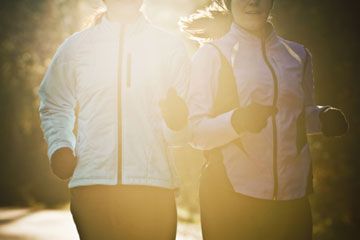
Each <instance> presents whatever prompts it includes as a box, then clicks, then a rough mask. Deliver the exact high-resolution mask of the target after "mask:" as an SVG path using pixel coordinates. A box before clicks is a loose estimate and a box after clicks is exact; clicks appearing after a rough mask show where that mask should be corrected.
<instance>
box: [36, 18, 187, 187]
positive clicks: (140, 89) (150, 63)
mask: <svg viewBox="0 0 360 240" xmlns="http://www.w3.org/2000/svg"><path fill="white" fill-rule="evenodd" d="M189 65H190V63H189V60H188V56H187V53H186V51H185V48H184V47H183V44H182V42H181V41H180V40H179V39H177V37H175V36H172V35H171V34H169V33H166V32H163V31H162V30H160V29H158V28H156V27H154V26H152V25H150V24H149V23H148V22H147V21H146V20H145V18H144V17H143V16H142V17H140V18H139V19H138V20H137V21H136V22H135V23H133V24H129V25H123V24H119V23H113V22H110V21H108V20H107V19H106V17H104V18H103V19H102V22H101V23H100V24H98V25H95V26H93V27H90V28H88V29H86V30H84V31H81V32H79V33H76V34H74V35H72V36H71V37H69V38H68V39H67V40H66V41H65V42H64V43H63V44H62V45H61V46H60V47H59V49H58V50H57V53H56V54H55V56H54V58H53V60H52V63H51V65H50V67H49V69H48V71H47V73H46V75H45V77H44V79H43V81H42V83H41V86H40V91H39V95H40V110H39V111H40V118H41V126H42V129H43V132H44V135H45V139H46V141H47V143H48V157H49V158H51V156H52V154H53V153H54V152H55V151H56V150H57V149H59V148H62V147H69V148H71V149H73V150H74V153H75V155H76V157H77V159H78V164H77V166H76V169H75V172H74V175H73V177H72V178H71V180H70V182H69V187H70V188H72V187H76V186H83V185H94V184H105V185H115V184H118V183H121V184H134V185H149V186H158V187H164V188H175V187H176V186H177V177H176V174H175V169H174V163H173V159H172V157H171V155H170V154H169V151H168V147H167V143H166V141H165V139H164V137H165V136H170V137H171V136H173V133H172V132H171V131H170V130H169V129H167V128H166V127H165V126H166V125H165V123H164V122H163V120H162V117H161V113H160V108H159V105H158V103H159V100H160V99H161V98H163V97H164V96H165V94H166V92H167V90H168V89H169V87H175V88H176V89H177V90H178V92H180V93H181V94H185V90H186V89H187V86H186V82H187V75H188V71H189ZM119 96H121V97H119ZM77 106H78V109H79V111H78V114H77V126H78V128H77V134H76V136H75V134H74V133H73V129H74V123H75V120H76V117H75V108H76V107H77Z"/></svg>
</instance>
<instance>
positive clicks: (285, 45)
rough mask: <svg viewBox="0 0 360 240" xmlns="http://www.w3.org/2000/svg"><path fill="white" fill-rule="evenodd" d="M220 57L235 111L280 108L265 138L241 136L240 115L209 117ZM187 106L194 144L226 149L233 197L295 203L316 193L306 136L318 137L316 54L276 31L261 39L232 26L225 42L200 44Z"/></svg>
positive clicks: (263, 133) (192, 143)
mask: <svg viewBox="0 0 360 240" xmlns="http://www.w3.org/2000/svg"><path fill="white" fill-rule="evenodd" d="M214 45H215V46H214ZM219 51H220V53H219ZM221 56H224V58H225V59H226V60H227V62H228V63H229V64H230V65H231V67H232V70H233V76H234V78H235V82H236V83H235V88H236V91H237V94H238V98H239V99H238V102H239V106H238V107H246V106H248V105H250V104H251V103H258V104H262V105H267V106H274V107H276V108H277V109H278V112H277V113H276V114H274V115H272V116H271V117H269V119H268V121H267V125H266V127H265V128H264V129H262V130H261V132H259V133H250V132H244V133H241V134H238V133H237V132H236V131H235V130H234V128H233V126H232V123H231V118H232V114H233V112H234V110H235V109H234V110H230V111H227V112H225V113H222V114H220V115H217V116H213V115H212V109H213V106H214V101H215V98H216V96H217V91H218V85H219V77H220V72H221V67H222V61H221V59H222V57H221ZM188 102H189V109H190V125H191V129H192V140H191V145H192V146H193V147H194V148H197V149H200V150H212V149H216V148H219V149H220V150H221V154H222V157H223V162H224V165H225V168H226V171H227V175H228V177H229V180H230V182H231V184H232V186H233V188H234V190H235V191H236V192H238V193H241V194H244V195H248V196H251V197H255V198H260V199H271V200H291V199H298V198H302V197H304V196H306V195H307V193H309V192H310V191H311V186H312V185H311V184H312V182H311V180H312V171H311V156H310V151H309V145H308V144H307V139H306V134H318V133H321V125H320V120H319V113H320V111H321V109H322V107H321V106H317V105H316V104H315V102H314V81H313V74H312V63H311V56H310V54H309V53H308V51H307V50H306V49H305V48H304V46H302V45H300V44H298V43H295V42H291V41H287V40H285V39H283V38H281V37H279V36H278V35H277V34H276V33H275V31H274V30H272V31H271V33H270V34H269V35H267V37H266V38H263V39H262V38H259V37H257V36H255V35H252V34H250V33H249V32H247V31H245V30H244V29H242V28H240V27H239V26H237V25H236V24H234V23H233V24H232V26H231V29H230V31H229V32H228V33H227V34H226V35H225V36H224V37H223V38H221V39H218V40H215V41H214V42H212V43H211V44H205V45H203V46H202V47H201V48H200V49H199V50H198V51H197V53H196V54H195V55H194V57H193V61H192V71H191V74H190V88H189V100H188ZM236 142H237V143H236ZM239 142H240V143H241V146H239V144H238V143H239Z"/></svg>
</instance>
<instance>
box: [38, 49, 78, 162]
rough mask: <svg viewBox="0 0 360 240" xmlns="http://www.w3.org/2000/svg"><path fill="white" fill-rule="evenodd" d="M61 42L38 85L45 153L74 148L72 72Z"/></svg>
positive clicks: (73, 76) (69, 59)
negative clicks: (46, 151) (46, 149)
mask: <svg viewBox="0 0 360 240" xmlns="http://www.w3.org/2000/svg"><path fill="white" fill-rule="evenodd" d="M66 48H67V45H66V44H63V45H62V46H60V48H59V49H58V50H57V52H56V54H55V56H54V58H53V60H52V62H51V64H50V66H49V68H48V70H47V72H46V74H45V76H44V79H43V81H42V83H41V85H40V89H39V97H40V107H39V113H40V121H41V128H42V130H43V133H44V137H45V140H46V142H47V144H48V157H49V159H51V156H52V155H53V153H54V152H55V151H56V150H58V149H59V148H63V147H68V148H70V149H72V150H73V151H74V147H75V136H74V133H73V128H74V122H75V110H74V108H75V104H76V100H75V74H74V71H73V69H74V61H72V60H71V55H72V53H66V52H67V49H66Z"/></svg>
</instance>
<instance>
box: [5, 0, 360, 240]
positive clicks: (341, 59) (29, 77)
mask: <svg viewBox="0 0 360 240" xmlns="http://www.w3.org/2000/svg"><path fill="white" fill-rule="evenodd" d="M146 1H147V2H148V8H147V13H148V16H149V18H150V19H151V20H152V21H153V22H154V23H156V24H160V25H162V26H163V27H166V28H168V29H174V28H175V26H176V21H177V19H178V17H179V16H184V15H186V14H187V13H190V12H191V11H192V10H194V9H195V8H196V6H200V4H204V2H206V0H205V1H202V0H196V1H195V0H193V1H191V0H174V1H166V0H146ZM84 4H85V5H86V4H87V5H90V7H88V8H87V9H88V10H89V9H90V12H91V10H93V9H94V8H96V7H97V6H98V1H96V0H94V1H86V0H77V1H74V0H17V1H12V0H3V1H1V8H0V29H1V32H0V103H1V104H0V113H1V118H0V205H31V204H38V203H41V204H45V205H47V206H54V205H56V204H59V203H63V202H66V201H67V200H68V192H67V186H66V183H64V182H60V181H58V180H56V179H55V178H54V177H53V176H52V174H51V172H50V170H49V167H48V160H47V157H46V144H45V143H44V141H43V139H42V133H41V131H40V128H39V117H38V112H37V109H38V99H37V88H38V85H39V83H40V81H41V79H42V77H43V74H44V71H45V70H46V68H47V66H48V64H49V62H50V60H51V57H52V55H53V54H54V52H55V50H56V48H57V47H58V46H59V44H60V43H61V42H62V41H63V40H64V39H65V38H66V37H67V36H69V35H70V34H71V33H73V32H75V31H78V30H80V29H81V27H82V22H83V19H84V16H83V15H84ZM359 12H360V4H359V3H358V2H357V1H345V2H341V1H335V0H316V1H315V0H277V1H276V5H275V9H274V11H273V20H272V21H273V22H274V24H275V26H276V29H277V32H278V33H279V34H280V35H281V36H283V37H285V38H287V39H290V40H295V41H297V42H301V43H303V44H304V45H305V46H307V47H308V48H309V49H310V51H311V52H312V55H313V58H314V74H315V77H316V97H317V102H318V103H319V104H323V105H327V104H329V105H333V106H336V107H339V108H341V109H343V110H344V111H345V113H346V115H347V116H348V118H349V120H350V124H351V130H350V132H349V134H348V135H347V136H345V137H343V138H340V139H326V138H323V137H312V138H311V139H310V140H311V144H312V152H313V159H314V171H315V176H314V182H315V192H316V193H315V194H314V195H313V196H312V197H311V200H312V203H313V204H312V206H313V210H314V211H313V217H314V234H315V237H316V238H315V239H323V240H325V239H326V240H333V239H334V240H335V239H360V236H359V231H360V230H359V229H360V207H359V203H360V177H359V176H360V161H358V158H359V157H358V155H359V153H358V152H359V143H358V139H357V137H359V136H360V81H359V80H360V79H359V76H360V75H359V71H360V64H359V61H360V60H359V59H360V58H359V56H360V46H359V42H360V35H359V29H360V26H359V25H360V22H359V20H358V16H357V14H358V13H359ZM156 13H158V14H156ZM86 14H88V13H86ZM175 154H176V157H177V165H178V168H179V174H180V176H181V178H182V179H183V185H182V188H181V189H180V191H179V193H180V195H179V196H180V197H179V198H178V200H179V201H178V202H179V204H180V206H182V208H184V209H187V210H189V212H190V213H193V214H195V213H198V203H197V200H198V198H197V187H198V178H199V175H200V168H201V164H202V158H201V154H200V153H199V152H197V151H193V150H191V149H189V148H186V149H182V150H177V151H176V152H175ZM193 216H194V215H191V214H190V215H188V216H185V217H184V219H185V220H189V221H192V220H194V217H193Z"/></svg>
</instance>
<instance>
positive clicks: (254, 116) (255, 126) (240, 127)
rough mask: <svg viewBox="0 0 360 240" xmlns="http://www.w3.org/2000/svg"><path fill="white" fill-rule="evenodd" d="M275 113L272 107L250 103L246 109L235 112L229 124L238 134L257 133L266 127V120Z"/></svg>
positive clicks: (275, 110)
mask: <svg viewBox="0 0 360 240" xmlns="http://www.w3.org/2000/svg"><path fill="white" fill-rule="evenodd" d="M276 113H277V109H276V108H275V107H273V106H265V105H261V104H258V103H252V104H250V105H249V106H248V107H245V108H238V109H237V110H235V112H234V114H233V116H232V118H231V123H232V125H233V127H234V129H235V130H236V132H237V133H238V134H240V133H242V132H246V131H247V132H251V133H259V132H260V131H261V130H262V129H264V128H265V127H266V124H267V120H268V118H269V117H270V116H271V115H273V114H276Z"/></svg>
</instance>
